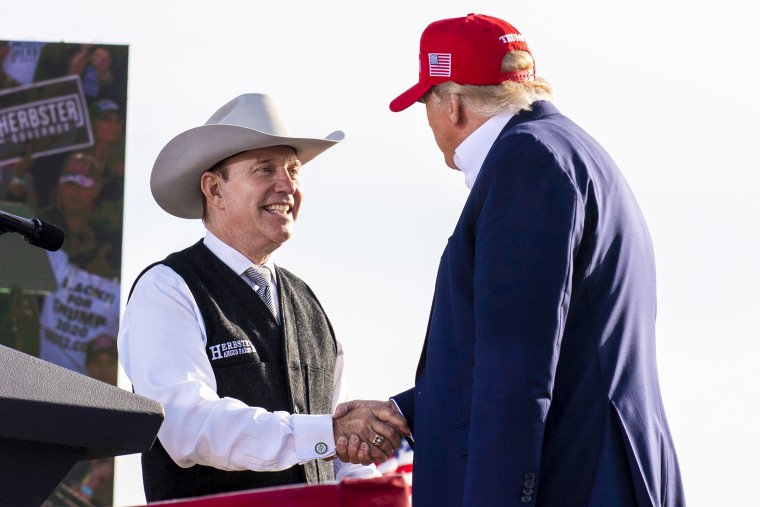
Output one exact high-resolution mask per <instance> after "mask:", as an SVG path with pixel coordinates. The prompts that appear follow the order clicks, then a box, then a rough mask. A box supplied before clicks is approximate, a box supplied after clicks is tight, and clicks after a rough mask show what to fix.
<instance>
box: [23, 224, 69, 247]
mask: <svg viewBox="0 0 760 507" xmlns="http://www.w3.org/2000/svg"><path fill="white" fill-rule="evenodd" d="M34 220H35V221H38V222H39V223H40V230H39V233H38V234H36V237H34V238H31V237H29V238H28V241H29V244H30V245H34V246H38V247H40V248H44V249H45V250H50V251H51V252H55V251H56V250H58V249H59V248H61V246H63V240H64V239H65V237H66V234H64V232H63V230H61V228H60V227H58V226H57V225H53V224H51V223H50V222H46V221H45V220H39V219H38V218H35V219H34Z"/></svg>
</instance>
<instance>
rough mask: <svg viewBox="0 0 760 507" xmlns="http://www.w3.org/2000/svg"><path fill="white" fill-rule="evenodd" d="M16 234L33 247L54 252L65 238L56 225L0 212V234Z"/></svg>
mask: <svg viewBox="0 0 760 507" xmlns="http://www.w3.org/2000/svg"><path fill="white" fill-rule="evenodd" d="M4 232H16V233H18V234H21V235H22V236H23V237H24V239H25V240H26V241H27V242H28V243H29V244H30V245H34V246H38V247H40V248H44V249H45V250H50V251H51V252H54V251H56V250H58V249H59V248H61V245H63V239H64V237H65V236H66V235H65V234H64V233H63V231H62V230H61V229H60V228H59V227H58V226H56V225H53V224H51V223H50V222H46V221H44V220H40V219H38V218H32V219H28V218H22V217H17V216H16V215H11V214H10V213H6V212H5V211H2V210H0V234H2V233H4Z"/></svg>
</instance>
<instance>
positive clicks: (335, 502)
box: [148, 475, 411, 507]
mask: <svg viewBox="0 0 760 507" xmlns="http://www.w3.org/2000/svg"><path fill="white" fill-rule="evenodd" d="M159 506H165V507H321V506H325V507H328V506H329V507H411V502H410V492H409V486H408V485H407V483H406V480H405V479H404V477H403V476H401V475H390V476H384V477H377V478H373V479H344V480H342V481H341V482H339V483H336V484H315V485H312V486H306V485H299V486H283V487H278V488H265V489H257V490H250V491H240V492H236V493H227V494H221V495H209V496H203V497H197V498H188V499H186V500H167V501H162V502H151V503H149V504H148V507H159Z"/></svg>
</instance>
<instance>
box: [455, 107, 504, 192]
mask: <svg viewBox="0 0 760 507" xmlns="http://www.w3.org/2000/svg"><path fill="white" fill-rule="evenodd" d="M512 116H514V115H513V114H512V113H509V112H507V111H501V112H500V113H496V114H495V115H493V116H491V117H490V118H489V119H488V120H487V121H486V122H485V123H484V124H483V125H481V126H480V127H478V128H477V129H476V130H475V132H473V133H472V134H470V135H469V136H467V138H466V139H465V140H464V141H462V143H461V144H460V145H459V146H457V149H456V150H454V164H456V166H457V168H458V169H459V170H460V171H462V172H463V173H464V184H465V185H467V188H470V189H471V188H472V186H473V185H474V184H475V180H476V179H477V178H478V173H480V168H481V167H483V161H484V160H485V159H486V155H488V151H489V150H490V149H491V146H493V143H494V142H495V141H496V138H497V137H499V133H501V131H502V130H503V129H504V126H505V125H506V124H507V122H509V120H511V119H512Z"/></svg>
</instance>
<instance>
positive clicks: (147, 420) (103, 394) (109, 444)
mask: <svg viewBox="0 0 760 507" xmlns="http://www.w3.org/2000/svg"><path fill="white" fill-rule="evenodd" d="M163 418H164V409H163V407H162V406H161V404H160V403H158V402H156V401H153V400H150V399H148V398H145V397H142V396H139V395H136V394H132V393H130V392H128V391H125V390H123V389H121V388H119V387H116V386H112V385H110V384H106V383H104V382H100V381H99V380H95V379H92V378H90V377H87V376H85V375H81V374H79V373H76V372H73V371H71V370H68V369H66V368H63V367H61V366H57V365H55V364H52V363H49V362H47V361H43V360H41V359H38V358H36V357H33V356H30V355H28V354H24V353H23V352H19V351H17V350H14V349H11V348H8V347H4V346H0V492H2V493H0V497H1V499H2V500H1V501H2V503H3V505H18V506H38V505H41V504H42V503H43V502H44V501H45V499H46V498H47V497H48V496H49V495H50V493H52V491H53V490H54V489H55V487H56V486H57V485H58V483H59V482H60V481H61V480H62V479H63V477H64V476H65V475H66V474H67V473H68V471H69V470H70V469H71V467H73V466H74V464H75V463H76V462H77V461H81V460H85V459H94V458H104V457H110V456H120V455H123V454H133V453H138V452H144V451H147V450H149V449H150V448H151V446H152V445H153V441H154V440H155V438H156V434H157V433H158V429H159V427H160V426H161V423H162V422H163Z"/></svg>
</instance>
